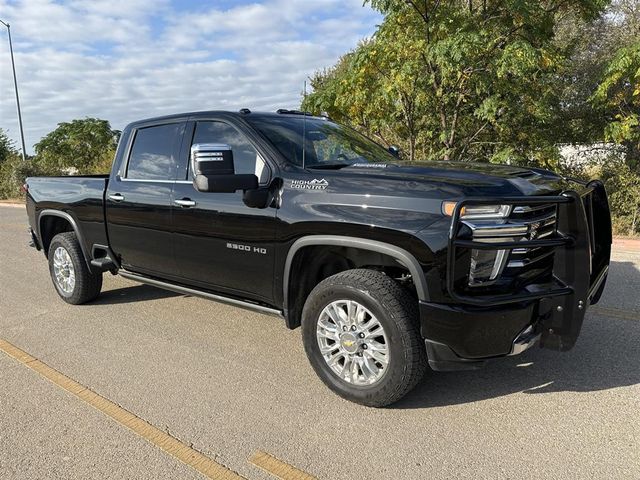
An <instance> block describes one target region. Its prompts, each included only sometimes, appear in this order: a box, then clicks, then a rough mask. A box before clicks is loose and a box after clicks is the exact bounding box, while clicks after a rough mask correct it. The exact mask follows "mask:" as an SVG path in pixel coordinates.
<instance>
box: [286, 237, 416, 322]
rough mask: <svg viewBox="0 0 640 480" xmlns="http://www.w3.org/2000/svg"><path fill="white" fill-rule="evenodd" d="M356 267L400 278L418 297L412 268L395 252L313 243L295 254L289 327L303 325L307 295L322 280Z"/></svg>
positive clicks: (291, 277)
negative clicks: (400, 259)
mask: <svg viewBox="0 0 640 480" xmlns="http://www.w3.org/2000/svg"><path fill="white" fill-rule="evenodd" d="M354 268H368V269H371V270H378V271H381V272H384V273H386V274H387V275H389V277H391V278H394V279H397V280H398V281H399V282H400V283H401V284H402V285H403V286H405V287H407V288H408V290H409V291H410V292H412V294H414V296H415V291H416V290H415V286H414V284H413V282H412V280H411V275H410V273H409V270H408V269H407V268H406V267H405V266H403V265H401V264H400V263H399V262H398V261H397V260H396V259H395V258H394V257H392V256H391V255H386V254H384V253H379V252H376V251H373V250H366V249H362V248H355V247H340V246H331V245H311V246H307V247H303V248H301V249H300V250H298V251H297V252H296V253H295V256H294V258H293V261H292V262H291V269H290V270H289V272H285V274H287V273H288V274H289V275H290V277H289V282H288V285H289V287H288V288H289V291H288V301H287V305H286V308H287V326H288V327H289V328H296V327H299V326H300V321H301V319H302V309H303V307H304V303H305V301H306V300H307V297H308V296H309V294H310V293H311V290H313V289H314V287H315V286H316V285H318V284H319V283H320V282H321V281H322V280H324V279H325V278H328V277H330V276H332V275H335V274H336V273H340V272H343V271H345V270H351V269H354Z"/></svg>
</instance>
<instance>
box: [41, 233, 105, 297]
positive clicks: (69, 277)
mask: <svg viewBox="0 0 640 480" xmlns="http://www.w3.org/2000/svg"><path fill="white" fill-rule="evenodd" d="M48 258H49V273H50V274H51V280H53V285H54V287H56V292H58V295H60V298H62V299H63V300H64V301H65V302H67V303H71V304H72V305H80V304H83V303H86V302H89V301H91V300H93V299H95V298H96V297H97V296H98V295H100V290H101V289H102V273H97V274H96V273H93V272H92V271H91V270H89V267H88V266H87V263H86V262H85V259H84V255H83V254H82V249H81V248H80V243H79V242H78V239H77V237H76V234H75V233H74V232H64V233H59V234H58V235H56V236H55V237H53V240H51V244H50V245H49V254H48Z"/></svg>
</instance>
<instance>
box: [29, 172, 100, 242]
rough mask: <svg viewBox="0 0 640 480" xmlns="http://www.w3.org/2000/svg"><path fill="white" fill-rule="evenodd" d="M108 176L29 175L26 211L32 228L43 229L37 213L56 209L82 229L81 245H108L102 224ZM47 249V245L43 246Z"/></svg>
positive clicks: (35, 229) (37, 230)
mask: <svg viewBox="0 0 640 480" xmlns="http://www.w3.org/2000/svg"><path fill="white" fill-rule="evenodd" d="M108 181H109V175H66V176H55V177H29V178H27V179H26V184H27V188H28V195H27V214H28V216H29V224H30V225H31V227H32V228H33V229H34V231H36V232H39V231H40V228H42V222H41V221H40V214H41V213H42V212H43V211H45V210H56V211H60V212H63V213H65V214H68V215H70V216H71V217H72V218H73V220H74V221H75V223H76V225H77V226H78V228H79V230H80V231H81V232H82V243H83V248H85V249H86V251H90V250H91V246H92V245H94V244H102V245H106V244H107V233H106V226H105V223H104V193H105V191H106V187H107V183H108ZM43 247H44V248H45V249H46V247H47V246H46V245H43Z"/></svg>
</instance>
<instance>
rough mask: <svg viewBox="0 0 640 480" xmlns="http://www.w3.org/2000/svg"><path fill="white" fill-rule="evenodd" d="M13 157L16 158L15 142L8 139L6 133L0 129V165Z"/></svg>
mask: <svg viewBox="0 0 640 480" xmlns="http://www.w3.org/2000/svg"><path fill="white" fill-rule="evenodd" d="M14 156H18V149H17V148H16V146H15V142H14V141H13V140H11V139H10V138H9V136H8V135H7V132H5V131H4V130H3V129H2V128H0V165H2V164H3V163H4V162H6V161H7V160H9V159H10V158H12V157H14Z"/></svg>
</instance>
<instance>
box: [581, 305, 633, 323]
mask: <svg viewBox="0 0 640 480" xmlns="http://www.w3.org/2000/svg"><path fill="white" fill-rule="evenodd" d="M591 311H592V312H593V313H599V314H600V315H605V316H607V317H613V318H619V319H621V320H636V321H638V320H640V312H634V311H632V310H620V309H618V308H606V307H591Z"/></svg>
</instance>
